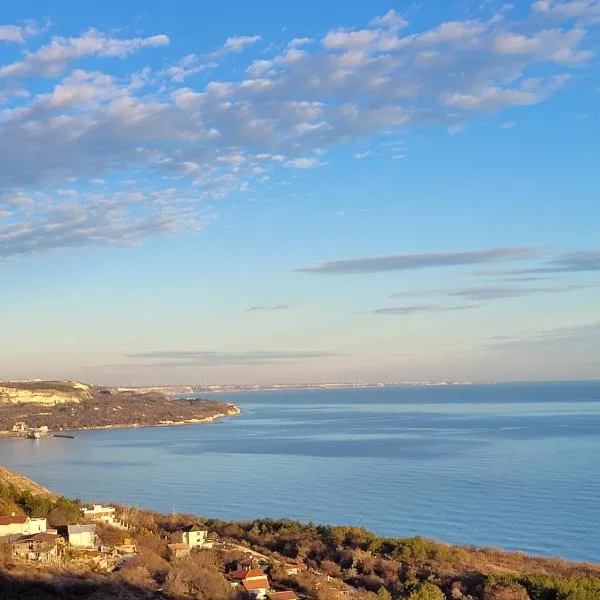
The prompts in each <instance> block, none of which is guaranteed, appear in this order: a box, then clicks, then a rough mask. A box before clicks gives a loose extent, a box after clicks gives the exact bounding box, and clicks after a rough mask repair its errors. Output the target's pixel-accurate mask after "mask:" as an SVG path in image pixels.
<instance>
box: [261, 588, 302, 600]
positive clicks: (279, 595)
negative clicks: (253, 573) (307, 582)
mask: <svg viewBox="0 0 600 600" xmlns="http://www.w3.org/2000/svg"><path fill="white" fill-rule="evenodd" d="M267 600H298V596H296V592H293V591H292V590H285V591H283V592H269V593H268V594H267Z"/></svg>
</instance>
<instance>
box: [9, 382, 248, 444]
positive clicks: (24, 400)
mask: <svg viewBox="0 0 600 600" xmlns="http://www.w3.org/2000/svg"><path fill="white" fill-rule="evenodd" d="M0 398H3V401H1V402H0V432H2V431H4V432H8V431H11V430H12V428H13V426H14V425H15V424H16V423H25V424H26V427H29V428H32V427H42V426H46V427H48V428H49V429H50V430H51V431H58V430H61V429H65V430H66V429H88V428H89V429H95V428H110V427H144V426H152V425H175V424H181V425H183V424H189V423H198V422H202V421H209V420H212V419H215V418H217V417H221V416H233V415H236V414H238V413H239V409H238V408H237V407H236V406H234V405H232V404H229V403H225V402H216V401H214V400H200V399H198V400H181V399H176V398H172V397H170V396H169V395H167V394H166V393H163V392H161V391H145V390H119V389H104V388H99V387H92V386H89V385H86V384H83V383H76V382H71V381H56V382H55V381H34V382H8V383H3V384H1V385H0Z"/></svg>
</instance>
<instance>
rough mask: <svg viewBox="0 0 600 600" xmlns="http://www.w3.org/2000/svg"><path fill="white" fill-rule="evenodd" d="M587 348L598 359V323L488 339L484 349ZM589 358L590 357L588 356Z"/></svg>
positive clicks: (599, 332)
mask: <svg viewBox="0 0 600 600" xmlns="http://www.w3.org/2000/svg"><path fill="white" fill-rule="evenodd" d="M572 346H573V347H577V348H580V349H581V348H582V347H586V348H587V347H589V348H590V349H592V352H593V356H596V357H599V358H600V322H594V323H586V324H583V325H575V326H573V327H557V328H554V329H539V330H531V331H525V332H523V333H520V334H518V335H514V336H500V337H494V338H490V339H489V340H488V343H487V344H486V346H485V348H486V349H490V350H519V349H522V350H543V349H544V350H556V349H560V348H566V347H572ZM590 358H591V356H590Z"/></svg>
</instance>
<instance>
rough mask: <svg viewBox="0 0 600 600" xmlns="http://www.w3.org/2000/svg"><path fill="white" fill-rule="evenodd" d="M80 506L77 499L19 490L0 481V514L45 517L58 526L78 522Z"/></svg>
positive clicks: (53, 525) (52, 524)
mask: <svg viewBox="0 0 600 600" xmlns="http://www.w3.org/2000/svg"><path fill="white" fill-rule="evenodd" d="M81 506H82V505H81V502H80V501H79V500H69V499H67V498H62V497H60V498H57V497H56V496H48V495H44V494H34V493H32V492H31V491H29V490H19V489H18V488H16V487H14V486H13V485H10V484H9V485H6V484H2V483H0V514H4V515H10V514H12V513H15V514H20V515H29V516H30V517H37V518H46V519H48V523H49V525H50V526H52V527H60V526H63V525H70V524H73V523H77V522H79V520H80V519H81V511H80V509H81Z"/></svg>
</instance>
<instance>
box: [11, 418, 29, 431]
mask: <svg viewBox="0 0 600 600" xmlns="http://www.w3.org/2000/svg"><path fill="white" fill-rule="evenodd" d="M12 430H13V431H14V432H15V433H27V430H28V427H27V423H25V422H24V421H17V422H16V423H15V424H14V425H13V426H12Z"/></svg>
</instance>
